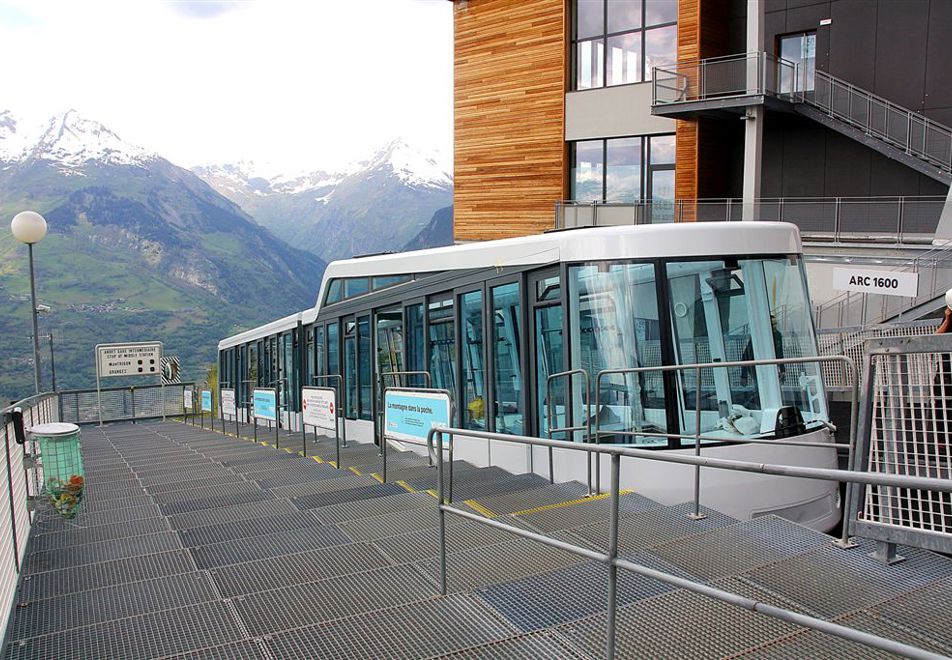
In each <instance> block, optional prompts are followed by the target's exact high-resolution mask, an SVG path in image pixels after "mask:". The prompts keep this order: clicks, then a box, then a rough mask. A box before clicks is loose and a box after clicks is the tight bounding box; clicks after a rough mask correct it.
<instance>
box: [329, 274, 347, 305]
mask: <svg viewBox="0 0 952 660" xmlns="http://www.w3.org/2000/svg"><path fill="white" fill-rule="evenodd" d="M343 299H344V283H343V281H341V280H331V282H330V284H328V285H327V298H326V299H325V301H324V304H326V305H333V304H334V303H338V302H340V301H341V300H343Z"/></svg>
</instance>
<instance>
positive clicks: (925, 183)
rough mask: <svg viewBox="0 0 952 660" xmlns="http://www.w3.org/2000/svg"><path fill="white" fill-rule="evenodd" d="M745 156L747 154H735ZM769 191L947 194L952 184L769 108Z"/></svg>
mask: <svg viewBox="0 0 952 660" xmlns="http://www.w3.org/2000/svg"><path fill="white" fill-rule="evenodd" d="M737 157H740V158H742V157H743V156H742V155H739V156H732V158H737ZM762 174H763V176H762V195H763V196H764V197H876V196H919V195H945V194H946V193H947V191H948V189H947V188H946V187H945V186H944V185H943V184H941V183H939V182H938V181H935V180H933V179H931V178H929V177H927V176H925V175H922V174H919V173H918V172H915V171H913V170H911V169H910V168H908V167H906V166H905V165H902V164H901V163H899V162H896V161H894V160H891V159H889V158H887V157H886V156H883V155H882V154H880V153H878V152H876V151H873V150H872V149H870V148H868V147H866V146H864V145H862V144H860V143H859V142H856V141H854V140H851V139H850V138H848V137H846V136H843V135H840V134H839V133H837V132H836V131H833V130H830V129H828V128H826V127H824V126H821V125H819V124H817V123H815V122H812V121H810V120H809V119H806V118H804V117H799V116H797V115H788V114H782V113H769V114H768V115H767V121H766V124H765V126H764V159H763V172H762Z"/></svg>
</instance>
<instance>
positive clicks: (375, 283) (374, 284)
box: [370, 275, 413, 291]
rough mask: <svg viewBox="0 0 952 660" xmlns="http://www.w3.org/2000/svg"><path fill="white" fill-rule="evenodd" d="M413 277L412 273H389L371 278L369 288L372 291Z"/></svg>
mask: <svg viewBox="0 0 952 660" xmlns="http://www.w3.org/2000/svg"><path fill="white" fill-rule="evenodd" d="M412 279H413V276H412V275H390V276H388V277H374V278H373V279H371V281H370V282H371V288H372V289H373V290H374V291H379V290H380V289H386V288H388V287H391V286H396V285H398V284H403V283H405V282H409V281H410V280H412Z"/></svg>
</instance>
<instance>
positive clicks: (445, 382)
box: [428, 298, 456, 399]
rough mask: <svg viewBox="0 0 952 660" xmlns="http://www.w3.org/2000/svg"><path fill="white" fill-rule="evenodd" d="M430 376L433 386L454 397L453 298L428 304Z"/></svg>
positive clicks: (454, 339) (454, 346)
mask: <svg viewBox="0 0 952 660" xmlns="http://www.w3.org/2000/svg"><path fill="white" fill-rule="evenodd" d="M428 310H429V315H430V318H429V329H430V332H429V334H430V337H429V343H430V377H431V379H432V382H433V387H435V388H437V389H441V390H449V391H450V394H451V396H452V397H453V398H454V399H455V398H456V336H455V330H454V322H453V299H452V298H447V299H445V300H437V301H433V302H431V303H430V304H429V307H428Z"/></svg>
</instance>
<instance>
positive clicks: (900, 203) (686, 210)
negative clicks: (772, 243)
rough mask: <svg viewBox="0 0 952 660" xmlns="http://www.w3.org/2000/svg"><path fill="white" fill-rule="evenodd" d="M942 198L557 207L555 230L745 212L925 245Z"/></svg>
mask: <svg viewBox="0 0 952 660" xmlns="http://www.w3.org/2000/svg"><path fill="white" fill-rule="evenodd" d="M944 204H945V198H944V197H941V196H931V197H775V198H763V199H758V200H755V201H754V202H752V203H748V204H745V203H744V202H743V200H741V199H732V198H726V199H725V198H722V199H679V200H674V201H670V200H664V201H659V200H654V201H645V202H636V203H620V202H580V201H561V202H557V203H556V205H555V227H556V229H571V228H575V227H604V226H615V225H641V224H657V223H663V222H691V221H700V222H710V221H740V220H742V219H743V217H744V211H745V206H746V207H747V210H751V209H750V206H753V207H754V208H753V209H752V211H753V214H752V217H755V218H757V219H758V220H773V221H779V222H792V223H793V224H795V225H797V226H798V227H799V228H800V231H801V233H803V234H804V236H806V237H817V238H823V239H825V240H834V241H843V242H851V241H862V240H868V241H878V242H883V241H887V242H889V241H892V242H897V243H898V242H916V241H917V240H919V241H920V242H921V241H924V240H931V239H932V236H933V234H934V233H935V230H936V227H937V226H938V223H939V216H940V215H941V213H942V207H943V205H944Z"/></svg>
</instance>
